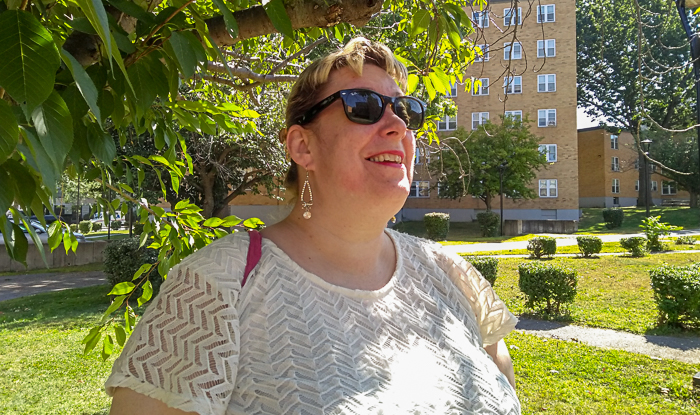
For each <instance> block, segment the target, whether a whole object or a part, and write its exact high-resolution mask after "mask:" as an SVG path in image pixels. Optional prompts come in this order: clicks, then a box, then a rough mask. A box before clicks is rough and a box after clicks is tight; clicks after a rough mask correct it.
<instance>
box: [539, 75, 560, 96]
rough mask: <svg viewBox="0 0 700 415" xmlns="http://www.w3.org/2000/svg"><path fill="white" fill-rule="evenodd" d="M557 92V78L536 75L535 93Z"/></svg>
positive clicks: (554, 76)
mask: <svg viewBox="0 0 700 415" xmlns="http://www.w3.org/2000/svg"><path fill="white" fill-rule="evenodd" d="M556 90H557V76H556V75H554V74H550V75H537V92H555V91H556Z"/></svg>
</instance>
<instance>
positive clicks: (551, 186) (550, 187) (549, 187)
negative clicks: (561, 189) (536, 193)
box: [540, 179, 557, 197]
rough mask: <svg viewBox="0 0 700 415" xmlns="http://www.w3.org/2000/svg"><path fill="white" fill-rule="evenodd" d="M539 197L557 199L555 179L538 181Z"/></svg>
mask: <svg viewBox="0 0 700 415" xmlns="http://www.w3.org/2000/svg"><path fill="white" fill-rule="evenodd" d="M540 197H557V179H545V180H540Z"/></svg>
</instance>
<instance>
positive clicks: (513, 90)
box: [503, 76, 523, 95]
mask: <svg viewBox="0 0 700 415" xmlns="http://www.w3.org/2000/svg"><path fill="white" fill-rule="evenodd" d="M503 93H504V94H506V95H510V94H522V93H523V77H522V76H506V77H505V78H503Z"/></svg>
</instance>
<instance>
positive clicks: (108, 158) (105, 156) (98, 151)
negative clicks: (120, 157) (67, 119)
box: [88, 124, 117, 164]
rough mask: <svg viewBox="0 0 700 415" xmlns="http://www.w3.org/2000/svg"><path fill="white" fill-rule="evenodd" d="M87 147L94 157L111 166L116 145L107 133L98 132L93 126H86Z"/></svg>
mask: <svg viewBox="0 0 700 415" xmlns="http://www.w3.org/2000/svg"><path fill="white" fill-rule="evenodd" d="M88 146H90V150H91V151H92V152H93V153H94V154H95V157H97V158H98V159H100V160H102V162H104V163H107V164H111V163H112V160H114V157H115V156H116V155H117V145H116V144H115V143H114V139H113V138H112V136H111V135H109V134H108V133H105V132H103V131H100V130H98V129H97V127H95V126H94V125H92V124H91V125H90V126H88Z"/></svg>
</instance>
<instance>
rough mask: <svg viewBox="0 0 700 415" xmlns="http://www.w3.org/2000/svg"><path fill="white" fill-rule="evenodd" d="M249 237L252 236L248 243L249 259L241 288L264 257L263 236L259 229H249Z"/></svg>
mask: <svg viewBox="0 0 700 415" xmlns="http://www.w3.org/2000/svg"><path fill="white" fill-rule="evenodd" d="M248 237H249V238H250V243H249V244H248V259H247V261H246V264H245V271H244V272H243V281H241V288H243V286H244V285H245V283H246V281H247V280H248V276H249V275H250V272H251V271H252V270H253V268H255V266H256V265H258V262H260V257H262V236H261V235H260V232H258V231H255V230H253V231H248Z"/></svg>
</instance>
